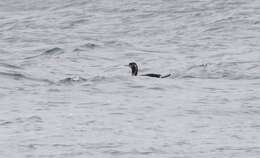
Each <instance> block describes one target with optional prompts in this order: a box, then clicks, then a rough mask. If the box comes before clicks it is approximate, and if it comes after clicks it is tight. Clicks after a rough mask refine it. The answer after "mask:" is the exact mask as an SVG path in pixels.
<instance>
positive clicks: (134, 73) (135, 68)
mask: <svg viewBox="0 0 260 158" xmlns="http://www.w3.org/2000/svg"><path fill="white" fill-rule="evenodd" d="M128 66H129V67H130V68H131V70H132V76H137V74H138V66H137V64H136V63H135V62H131V63H129V64H128ZM140 76H148V77H156V78H166V77H169V76H171V74H168V75H164V76H162V75H161V74H154V73H149V74H141V75H140Z"/></svg>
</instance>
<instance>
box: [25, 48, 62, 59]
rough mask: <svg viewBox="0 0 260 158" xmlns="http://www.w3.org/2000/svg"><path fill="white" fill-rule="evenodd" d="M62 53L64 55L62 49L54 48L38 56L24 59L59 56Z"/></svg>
mask: <svg viewBox="0 0 260 158" xmlns="http://www.w3.org/2000/svg"><path fill="white" fill-rule="evenodd" d="M63 53H64V50H63V49H61V48H58V47H55V48H51V49H48V50H46V51H44V52H43V53H41V54H39V55H35V56H31V57H27V58H25V59H33V58H38V57H44V56H55V55H61V54H63Z"/></svg>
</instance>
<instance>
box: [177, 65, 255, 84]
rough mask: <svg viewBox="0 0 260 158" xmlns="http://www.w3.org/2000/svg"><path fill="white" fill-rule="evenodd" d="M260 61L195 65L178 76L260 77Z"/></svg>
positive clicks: (203, 77) (211, 77) (215, 77)
mask: <svg viewBox="0 0 260 158" xmlns="http://www.w3.org/2000/svg"><path fill="white" fill-rule="evenodd" d="M258 63H259V61H250V62H246V61H244V62H222V63H206V64H201V65H194V66H191V67H189V68H187V69H186V70H184V71H183V72H182V73H180V72H179V73H176V77H177V78H202V79H231V80H241V79H249V80H252V79H260V65H259V64H258Z"/></svg>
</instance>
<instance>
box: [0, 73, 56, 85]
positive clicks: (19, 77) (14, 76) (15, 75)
mask: <svg viewBox="0 0 260 158" xmlns="http://www.w3.org/2000/svg"><path fill="white" fill-rule="evenodd" d="M0 76H2V77H8V78H10V79H14V80H23V79H24V80H30V81H35V82H43V83H49V84H53V83H54V82H52V81H50V80H48V79H41V78H33V77H29V76H27V75H24V74H21V73H17V72H13V73H8V72H0Z"/></svg>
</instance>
